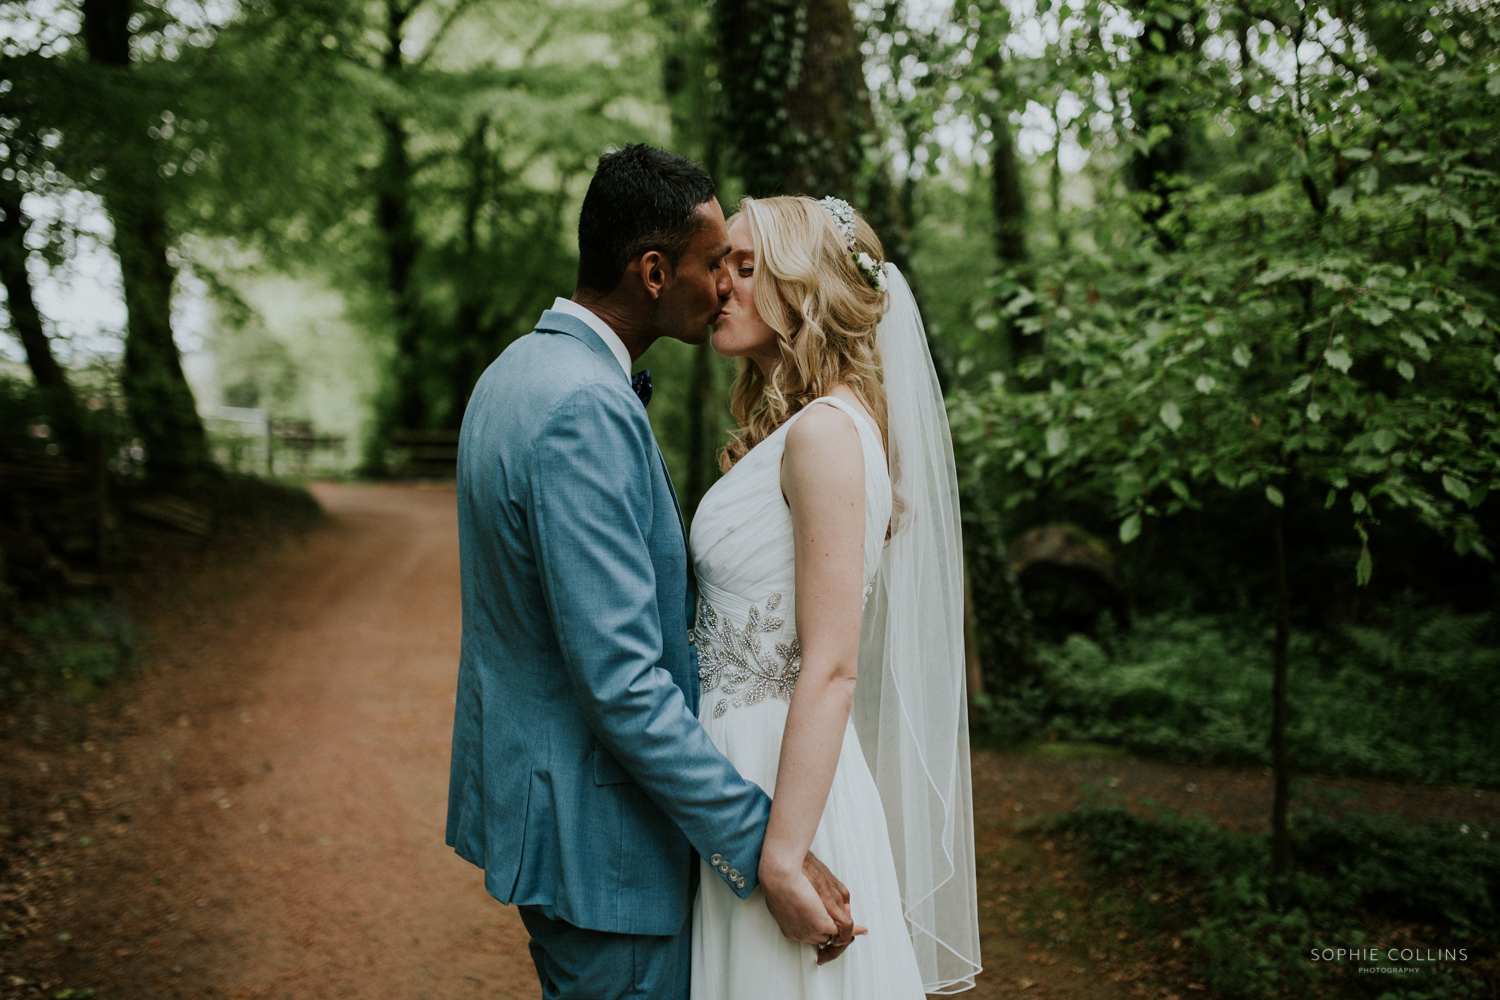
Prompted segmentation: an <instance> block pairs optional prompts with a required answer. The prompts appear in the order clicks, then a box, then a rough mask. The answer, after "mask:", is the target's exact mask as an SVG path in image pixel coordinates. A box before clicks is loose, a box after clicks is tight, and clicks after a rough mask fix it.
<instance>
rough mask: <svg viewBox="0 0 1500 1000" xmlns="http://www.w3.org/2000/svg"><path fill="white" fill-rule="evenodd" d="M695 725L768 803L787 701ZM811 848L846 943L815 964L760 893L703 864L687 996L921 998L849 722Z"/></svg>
mask: <svg viewBox="0 0 1500 1000" xmlns="http://www.w3.org/2000/svg"><path fill="white" fill-rule="evenodd" d="M715 701H716V699H715V698H713V697H705V698H704V701H703V710H702V713H701V714H702V722H703V726H704V728H705V729H706V730H707V731H708V734H709V736H710V737H711V738H712V739H713V741H714V745H716V746H717V747H718V748H719V750H720V751H721V752H723V754H724V755H725V756H726V757H728V758H729V760H730V761H731V762H732V763H733V764H734V766H735V767H736V768H738V769H739V772H740V773H741V774H742V775H744V776H745V777H746V778H748V779H749V780H751V781H753V782H755V783H756V784H758V785H760V786H761V787H762V788H764V789H765V790H766V791H767V792H768V793H770V794H771V795H772V796H773V797H774V795H775V790H776V767H777V763H778V758H779V757H780V754H781V734H782V732H783V730H784V729H785V727H786V715H787V708H788V706H787V704H786V703H785V702H783V701H778V700H777V699H775V698H767V699H765V700H764V701H761V702H759V703H757V704H754V705H744V706H739V707H733V708H730V709H728V711H726V712H724V713H723V714H722V715H721V717H720V718H717V719H715V718H712V707H713V705H714V703H715ZM812 852H813V853H814V854H815V855H817V856H818V858H819V859H820V860H822V862H823V863H824V864H826V865H827V866H828V867H829V869H830V870H831V871H832V872H833V874H834V875H836V876H837V877H838V878H839V880H840V881H842V882H843V883H844V884H845V885H846V886H848V888H849V894H850V908H851V909H852V911H853V914H854V922H855V923H856V924H859V925H862V926H865V927H868V928H869V929H870V932H869V933H868V934H866V935H864V936H862V937H858V938H855V940H854V944H852V945H851V946H850V947H849V949H848V950H847V951H845V952H844V954H843V955H841V956H840V957H839V958H837V959H835V960H834V961H832V962H830V963H828V964H827V965H823V966H819V965H818V964H817V948H816V947H815V946H814V945H810V944H802V943H800V942H797V941H788V940H787V939H786V938H784V937H782V935H781V929H780V928H779V927H777V925H776V921H775V920H773V919H772V917H771V912H770V910H768V909H767V908H766V897H765V891H764V890H763V889H756V890H755V892H754V893H753V894H752V895H751V896H750V898H748V899H740V898H739V897H738V896H736V895H735V894H734V893H733V892H731V891H730V890H729V887H728V886H727V885H725V884H724V882H723V880H722V879H720V878H719V876H718V875H717V874H716V873H715V872H714V871H713V870H712V869H711V868H709V867H708V863H707V862H706V861H700V863H701V864H702V865H703V877H702V879H701V880H700V881H699V888H698V899H697V902H696V904H695V905H694V907H693V969H692V1000H769V998H775V1000H799V998H801V1000H921V998H922V997H923V992H922V980H921V975H920V973H919V972H918V971H917V959H916V955H915V953H914V952H913V950H912V944H911V938H910V937H909V936H908V934H907V930H906V920H905V918H904V917H903V915H902V912H901V896H900V888H899V886H898V885H897V882H896V866H895V863H894V862H893V861H892V860H891V844H890V839H889V837H888V835H887V832H886V823H885V812H884V810H883V809H882V808H881V804H880V793H879V792H878V791H877V790H876V787H875V779H874V778H873V777H872V776H871V774H870V769H869V766H868V765H867V764H866V763H865V758H864V754H863V753H862V752H861V750H860V747H859V739H858V737H856V736H855V734H854V725H853V723H850V724H849V725H848V726H847V727H846V728H845V730H844V745H843V749H842V750H841V751H840V754H839V764H838V770H837V772H836V773H835V775H834V779H833V786H832V788H831V789H830V790H829V793H828V804H827V805H826V806H825V807H824V809H823V819H822V822H821V823H820V824H819V825H818V832H817V834H816V835H815V836H814V838H813V842H812Z"/></svg>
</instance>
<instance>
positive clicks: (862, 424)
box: [787, 396, 884, 451]
mask: <svg viewBox="0 0 1500 1000" xmlns="http://www.w3.org/2000/svg"><path fill="white" fill-rule="evenodd" d="M818 403H827V404H828V405H829V406H832V407H834V408H836V409H839V410H843V411H844V413H846V414H848V416H849V419H851V420H853V421H854V426H855V428H856V429H857V430H859V431H860V437H864V432H865V431H869V432H870V433H871V434H873V435H874V437H875V442H876V444H879V443H880V432H879V431H878V430H876V429H875V425H874V424H872V423H871V422H870V419H869V418H868V417H866V416H865V415H864V414H863V413H860V412H859V411H858V410H856V409H855V408H854V407H852V406H850V405H849V404H848V403H846V402H844V401H843V400H842V399H839V398H838V397H837V396H819V397H818V398H817V399H815V400H813V401H812V402H811V403H808V404H807V405H806V406H804V407H803V408H802V409H800V410H798V411H797V412H796V413H794V414H792V419H791V420H788V421H787V423H788V424H790V423H791V422H792V420H796V419H797V418H798V417H800V416H802V414H804V413H806V412H807V411H808V410H809V409H811V408H812V407H813V406H815V405H816V404H818ZM881 450H882V451H884V449H883V448H882V449H881Z"/></svg>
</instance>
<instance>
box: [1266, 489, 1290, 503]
mask: <svg viewBox="0 0 1500 1000" xmlns="http://www.w3.org/2000/svg"><path fill="white" fill-rule="evenodd" d="M1266 499H1267V500H1269V501H1271V505H1272V506H1273V507H1284V506H1286V497H1284V496H1282V495H1281V491H1280V490H1278V489H1277V488H1276V487H1274V486H1271V485H1270V484H1267V485H1266Z"/></svg>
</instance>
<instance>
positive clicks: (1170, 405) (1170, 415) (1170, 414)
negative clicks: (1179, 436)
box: [1159, 399, 1182, 434]
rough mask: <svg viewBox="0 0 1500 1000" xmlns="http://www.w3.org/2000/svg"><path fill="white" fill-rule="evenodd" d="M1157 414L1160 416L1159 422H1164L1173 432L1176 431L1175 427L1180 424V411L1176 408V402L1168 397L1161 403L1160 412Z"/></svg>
mask: <svg viewBox="0 0 1500 1000" xmlns="http://www.w3.org/2000/svg"><path fill="white" fill-rule="evenodd" d="M1159 416H1160V417H1161V422H1162V423H1164V424H1166V425H1167V429H1168V430H1170V431H1172V432H1173V433H1174V434H1175V433H1176V432H1177V428H1179V427H1181V426H1182V411H1181V410H1179V409H1178V408H1177V404H1176V403H1174V402H1172V401H1171V400H1170V399H1169V400H1167V401H1166V402H1165V403H1163V404H1161V412H1160V414H1159Z"/></svg>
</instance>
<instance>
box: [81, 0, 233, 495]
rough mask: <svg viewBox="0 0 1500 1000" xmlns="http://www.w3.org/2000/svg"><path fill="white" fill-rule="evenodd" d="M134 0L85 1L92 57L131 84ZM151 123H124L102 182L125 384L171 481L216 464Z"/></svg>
mask: <svg viewBox="0 0 1500 1000" xmlns="http://www.w3.org/2000/svg"><path fill="white" fill-rule="evenodd" d="M130 17H131V2H130V0H84V3H83V34H84V38H85V41H86V43H87V45H88V51H89V58H90V59H91V60H92V61H93V62H95V63H98V64H100V65H101V66H106V67H111V68H112V70H113V72H114V73H115V74H116V75H117V77H118V80H117V82H116V85H117V86H122V87H123V86H128V85H129V84H128V82H127V79H126V74H127V73H129V71H130ZM145 124H146V123H145V122H135V121H126V122H122V123H120V128H121V135H120V138H119V142H118V145H117V147H116V151H115V155H114V158H113V160H112V161H111V162H110V163H109V165H108V174H107V175H106V178H105V181H104V183H103V185H102V190H101V194H102V195H103V198H104V207H105V209H106V210H107V211H108V212H109V215H110V218H111V220H112V221H113V222H114V227H115V253H116V254H117V255H118V256H119V258H120V277H121V281H122V284H123V285H124V289H125V310H126V315H127V326H126V335H125V362H124V368H123V371H122V376H121V387H122V388H123V389H124V392H125V399H126V402H127V403H128V404H129V406H130V416H131V420H132V422H133V423H134V424H135V428H136V431H137V433H139V434H140V436H141V440H142V442H143V443H144V445H145V447H146V452H147V455H148V460H149V462H150V465H149V466H148V468H149V469H150V470H151V473H152V475H153V476H160V477H162V478H165V479H168V480H171V479H176V478H180V477H181V476H183V475H185V474H188V473H191V472H194V471H199V470H202V469H205V468H207V467H208V465H209V454H208V441H207V438H206V437H205V435H204V433H203V421H202V420H201V419H200V418H199V416H198V410H197V407H196V405H195V404H194V402H193V391H192V389H191V388H189V386H188V384H187V379H186V378H185V377H184V376H183V372H182V358H181V356H180V355H179V354H178V351H177V343H176V341H175V340H173V338H172V284H173V281H174V280H175V279H176V271H175V269H174V268H173V267H172V264H171V262H170V261H169V260H168V259H167V249H168V247H169V246H170V244H171V233H170V230H169V228H168V226H167V220H166V212H165V209H164V207H163V205H162V196H161V191H160V189H159V187H158V184H159V181H158V179H157V174H156V167H155V159H154V157H153V155H152V149H151V147H150V145H149V144H148V141H147V140H146V139H145V138H144V135H145V131H146V129H145Z"/></svg>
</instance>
